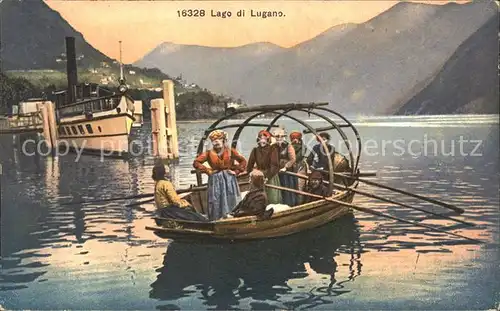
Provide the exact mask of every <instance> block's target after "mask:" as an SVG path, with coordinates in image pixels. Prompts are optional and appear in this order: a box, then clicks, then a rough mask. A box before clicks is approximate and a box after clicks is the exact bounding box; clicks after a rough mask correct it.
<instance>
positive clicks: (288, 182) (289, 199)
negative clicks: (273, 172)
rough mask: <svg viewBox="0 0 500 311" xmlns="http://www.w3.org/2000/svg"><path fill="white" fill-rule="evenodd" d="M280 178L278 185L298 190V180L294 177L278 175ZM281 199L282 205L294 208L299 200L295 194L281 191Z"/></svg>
mask: <svg viewBox="0 0 500 311" xmlns="http://www.w3.org/2000/svg"><path fill="white" fill-rule="evenodd" d="M279 176H280V185H281V186H282V187H286V188H291V189H295V190H297V189H298V180H297V179H298V178H297V177H295V176H290V175H287V174H279ZM281 199H282V202H283V204H286V205H288V206H295V205H298V204H299V198H298V197H297V194H296V193H293V192H290V191H281Z"/></svg>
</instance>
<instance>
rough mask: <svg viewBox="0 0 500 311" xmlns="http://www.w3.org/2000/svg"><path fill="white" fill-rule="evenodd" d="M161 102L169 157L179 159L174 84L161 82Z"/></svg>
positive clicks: (165, 81)
mask: <svg viewBox="0 0 500 311" xmlns="http://www.w3.org/2000/svg"><path fill="white" fill-rule="evenodd" d="M162 82H163V100H164V101H165V108H166V110H164V111H165V114H166V116H167V117H166V121H167V123H166V128H167V130H168V136H167V140H168V147H169V151H170V155H171V157H172V158H174V159H178V158H179V143H178V139H177V120H176V114H175V93H174V82H173V81H172V80H163V81H162Z"/></svg>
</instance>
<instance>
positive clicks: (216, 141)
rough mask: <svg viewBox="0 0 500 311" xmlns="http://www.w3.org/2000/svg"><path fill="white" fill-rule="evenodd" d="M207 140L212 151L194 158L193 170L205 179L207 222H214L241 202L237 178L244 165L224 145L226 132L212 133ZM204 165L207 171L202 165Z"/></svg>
mask: <svg viewBox="0 0 500 311" xmlns="http://www.w3.org/2000/svg"><path fill="white" fill-rule="evenodd" d="M208 138H209V139H210V141H211V142H212V149H210V150H207V151H205V152H203V153H202V154H200V155H198V157H196V159H195V160H194V162H193V166H194V168H196V169H197V170H199V171H201V172H203V173H205V174H207V175H208V218H209V219H210V220H217V219H220V218H222V217H224V216H226V215H227V214H229V213H230V212H231V211H232V210H233V208H234V207H235V206H236V205H237V204H238V203H239V202H240V201H241V193H240V187H239V185H238V178H237V177H238V175H240V174H241V173H242V172H244V171H245V167H246V165H247V161H246V159H245V158H244V157H243V156H242V155H241V154H240V153H238V151H236V149H235V148H230V147H228V146H227V145H226V143H227V133H226V132H224V131H221V130H215V131H213V132H211V133H210V134H209V135H208ZM235 161H236V162H237V164H236V163H235ZM205 162H208V165H209V167H206V166H205V165H203V163H205Z"/></svg>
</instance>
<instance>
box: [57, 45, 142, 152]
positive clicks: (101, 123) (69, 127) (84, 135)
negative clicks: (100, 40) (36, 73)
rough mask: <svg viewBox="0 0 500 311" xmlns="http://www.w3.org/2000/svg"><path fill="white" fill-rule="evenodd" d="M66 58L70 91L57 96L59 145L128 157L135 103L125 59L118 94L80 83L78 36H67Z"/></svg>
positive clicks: (62, 91)
mask: <svg viewBox="0 0 500 311" xmlns="http://www.w3.org/2000/svg"><path fill="white" fill-rule="evenodd" d="M120 54H121V48H120ZM66 57H67V64H66V69H67V79H68V88H67V89H66V90H61V91H56V92H54V93H53V95H54V101H55V105H56V119H57V132H58V141H59V145H62V143H64V145H65V146H71V147H70V148H72V149H76V148H78V150H82V151H84V152H90V153H92V152H99V153H101V154H103V153H105V154H106V155H120V156H121V155H126V154H128V152H129V135H130V132H131V129H132V125H133V123H134V121H135V119H134V100H133V98H131V97H130V96H129V95H128V94H127V91H128V86H127V84H126V83H125V79H124V76H123V66H122V62H121V57H120V80H119V82H120V85H119V87H118V93H115V92H112V91H110V90H108V89H106V88H103V87H102V86H100V85H98V84H95V83H80V84H79V83H78V75H77V65H76V55H75V39H74V37H66Z"/></svg>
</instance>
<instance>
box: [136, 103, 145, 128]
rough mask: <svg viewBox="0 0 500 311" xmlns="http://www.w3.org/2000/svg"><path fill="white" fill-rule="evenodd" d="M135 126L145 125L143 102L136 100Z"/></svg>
mask: <svg viewBox="0 0 500 311" xmlns="http://www.w3.org/2000/svg"><path fill="white" fill-rule="evenodd" d="M134 118H135V122H134V126H137V127H139V126H142V124H143V123H144V119H143V113H142V100H134Z"/></svg>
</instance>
